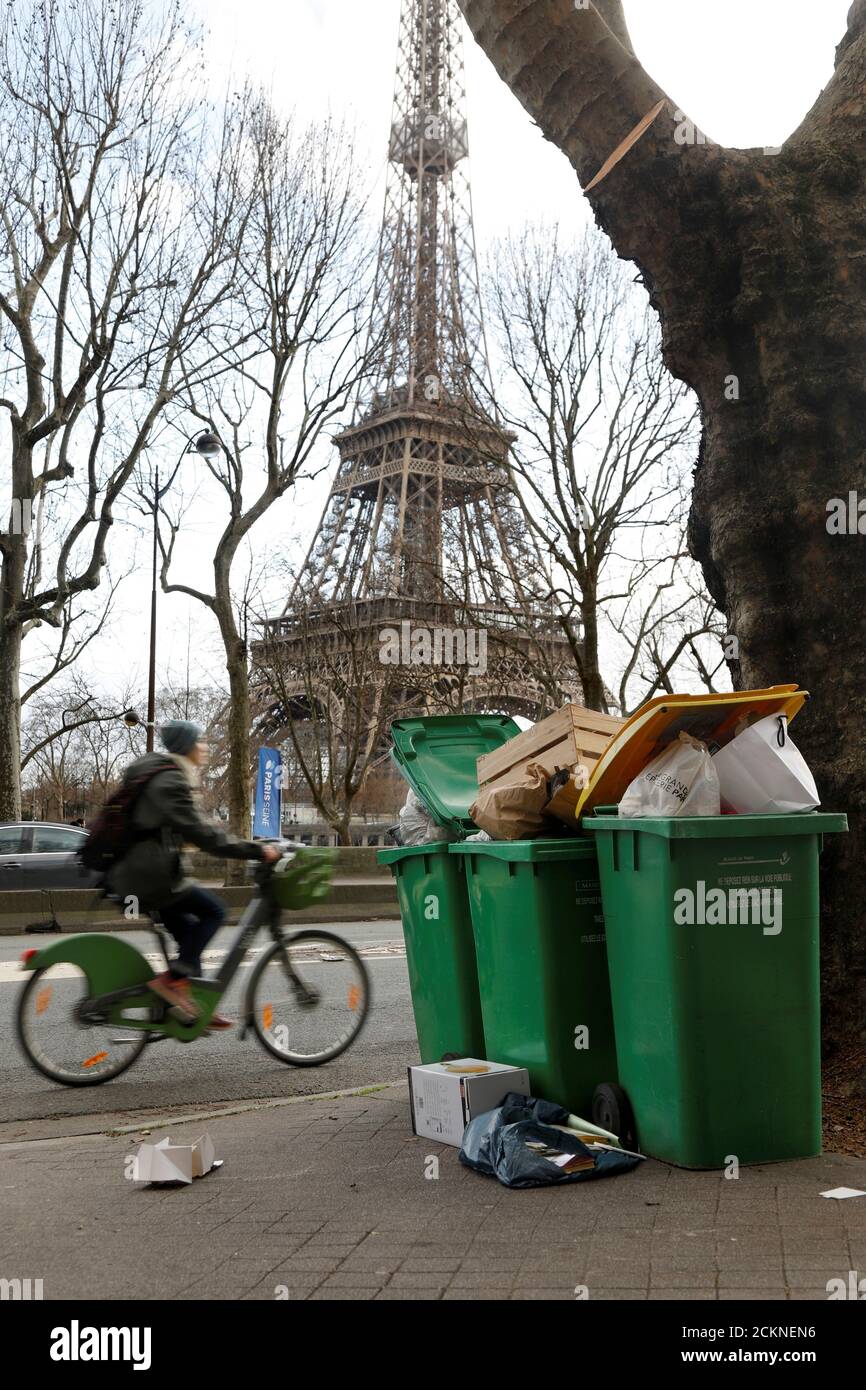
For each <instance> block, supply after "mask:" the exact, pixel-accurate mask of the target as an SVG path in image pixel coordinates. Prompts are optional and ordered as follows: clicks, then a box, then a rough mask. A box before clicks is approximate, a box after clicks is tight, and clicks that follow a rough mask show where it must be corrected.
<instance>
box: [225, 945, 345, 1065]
mask: <svg viewBox="0 0 866 1390" xmlns="http://www.w3.org/2000/svg"><path fill="white" fill-rule="evenodd" d="M369 1007H370V979H369V976H368V974H367V968H366V966H365V965H364V962H363V961H362V960H361V957H360V956H359V955H358V952H357V951H356V950H355V948H354V946H350V945H349V943H348V941H344V940H343V938H342V937H340V936H335V935H334V933H333V932H327V931H301V932H295V933H293V934H292V935H291V936H287V937H286V938H285V939H284V940H283V941H277V942H275V943H274V945H273V946H272V947H271V948H270V950H269V951H266V952H265V954H264V955H263V956H262V957H261V959H260V960H259V962H258V964H257V965H256V967H255V969H254V972H253V977H252V979H251V980H250V991H249V1009H250V1012H251V1015H252V1024H253V1027H254V1029H255V1032H256V1036H257V1037H258V1039H259V1042H260V1043H261V1044H262V1046H263V1047H265V1048H266V1049H267V1051H268V1052H270V1054H271V1056H273V1057H276V1058H277V1059H278V1060H279V1061H280V1062H286V1063H288V1064H289V1065H290V1066H295V1067H318V1066H321V1065H322V1063H323V1062H330V1061H331V1060H332V1058H334V1057H339V1055H340V1053H341V1052H345V1050H346V1048H347V1047H349V1046H350V1044H351V1043H353V1042H354V1041H355V1039H356V1038H357V1036H358V1034H359V1033H360V1031H361V1029H362V1028H363V1026H364V1021H365V1019H366V1017H367V1012H368V1010H369Z"/></svg>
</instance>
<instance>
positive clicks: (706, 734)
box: [574, 685, 809, 820]
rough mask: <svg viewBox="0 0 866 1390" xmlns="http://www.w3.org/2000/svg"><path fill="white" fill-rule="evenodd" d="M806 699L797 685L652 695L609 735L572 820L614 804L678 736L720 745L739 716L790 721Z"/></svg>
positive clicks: (805, 692) (731, 731)
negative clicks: (784, 717)
mask: <svg viewBox="0 0 866 1390" xmlns="http://www.w3.org/2000/svg"><path fill="white" fill-rule="evenodd" d="M808 698H809V692H808V691H807V690H798V688H797V686H796V685H774V686H771V687H770V689H769V690H736V691H732V692H731V694H722V695H657V696H655V698H654V699H652V700H648V701H647V703H646V704H645V705H643V706H642V707H641V708H640V709H639V710H637V711H636V713H634V714H633V715H632V716H631V718H630V719H628V720H627V721H626V722H625V724H623V726H622V728H621V729H620V730H619V732H618V733H616V734H614V736H613V738H612V739H611V741H610V743H609V744H608V745H607V747H606V748H605V750H604V752H603V753H602V755H601V757H600V758H599V760H598V762H597V763H596V764H595V767H594V768H593V771H592V776H591V777H590V779H589V783H588V785H587V787H586V788H585V790H584V792H583V795H582V797H581V799H580V801H579V802H578V803H577V807H576V809H575V813H574V818H575V820H579V818H580V817H581V816H585V815H588V814H589V812H591V811H592V809H593V807H595V806H613V805H616V804H618V803H619V801H620V800H621V799H622V797H623V796H624V794H625V792H626V789H627V787H628V786H629V783H630V782H632V781H633V780H634V778H635V777H637V775H638V773H639V772H641V771H642V769H643V768H645V767H646V765H647V763H649V762H651V761H652V759H653V758H654V757H655V756H656V754H657V753H661V751H662V749H663V748H666V747H667V745H668V744H669V743H670V742H671V741H672V740H673V739H675V738H677V737H678V736H679V735H680V733H687V734H691V736H692V738H698V739H700V740H701V741H702V742H703V743H717V744H719V746H720V747H724V745H725V744H726V743H730V741H731V739H732V738H733V737H734V732H735V730H736V727H737V725H738V723H739V722H740V720H741V719H742V718H743V716H744V715H746V716H748V715H754V717H755V718H756V719H763V717H764V716H765V715H768V714H785V715H787V717H788V720H789V721H790V720H792V719H793V718H794V716H795V715H796V714H798V713H799V711H800V710H801V709H802V707H803V705H804V704H805V702H806V700H808Z"/></svg>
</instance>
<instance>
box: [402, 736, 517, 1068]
mask: <svg viewBox="0 0 866 1390" xmlns="http://www.w3.org/2000/svg"><path fill="white" fill-rule="evenodd" d="M519 732H520V728H519V725H517V724H516V723H515V722H514V720H513V719H508V718H506V717H504V716H502V715H492V714H465V715H464V714H461V715H442V716H439V717H432V716H431V717H430V718H417V719H398V720H395V721H394V723H393V724H392V726H391V736H392V738H393V743H394V746H393V750H392V756H393V758H394V761H395V762H396V764H397V766H398V767H399V768H400V770H401V772H402V773H403V776H404V777H405V778H406V781H407V782H408V783H409V785H410V786H411V787H412V789H413V790H414V791H415V792H416V793H417V795H418V796H419V797H420V799H421V800H422V801H423V802H424V804H425V806H426V807H427V809H428V810H429V811H430V814H431V815H432V816H433V817H434V819H435V820H436V821H438V822H439V823H440V824H441V825H444V826H446V827H447V829H448V832H449V834H451V835H452V836H460V837H463V836H465V835H470V834H472V833H473V831H475V830H476V829H477V827H476V826H475V825H473V823H472V821H471V820H470V819H469V807H470V806H471V804H472V802H473V801H474V800H475V797H476V795H477V793H478V782H477V773H476V763H477V761H478V758H479V757H480V756H481V755H482V754H483V753H489V752H491V751H492V750H493V749H494V748H499V747H500V746H501V745H502V744H503V743H506V742H507V741H508V739H510V738H514V736H515V735H516V734H518V733H519ZM377 859H378V862H379V863H380V864H387V865H389V867H390V869H391V872H392V873H393V875H394V878H395V879H396V884H397V897H398V899H399V903H400V917H401V921H402V924H403V935H404V938H405V941H406V961H407V965H408V968H409V985H410V989H411V992H412V1010H413V1013H414V1015H415V1029H416V1032H417V1034H418V1048H419V1051H420V1053H421V1060H422V1062H439V1061H441V1059H442V1057H443V1056H445V1055H446V1054H448V1053H451V1054H452V1055H453V1056H456V1057H479V1058H484V1057H486V1056H487V1052H486V1050H485V1042H484V1029H483V1025H482V1021H481V1004H480V1001H479V997H478V972H477V969H476V964H475V939H474V937H473V934H472V918H471V916H470V912H469V901H468V898H467V896H466V875H465V872H464V867H463V864H462V862H461V861H460V860H459V859H456V858H452V857H450V856H449V854H448V844H447V842H445V841H443V842H442V843H436V844H430V845H411V846H404V847H396V848H394V849H383V850H380V851H379V854H378V855H377Z"/></svg>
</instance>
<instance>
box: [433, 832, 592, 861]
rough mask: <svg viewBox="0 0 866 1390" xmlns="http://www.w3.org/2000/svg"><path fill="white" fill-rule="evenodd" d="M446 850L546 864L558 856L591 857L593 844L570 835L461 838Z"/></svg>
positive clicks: (565, 858)
mask: <svg viewBox="0 0 866 1390" xmlns="http://www.w3.org/2000/svg"><path fill="white" fill-rule="evenodd" d="M448 853H449V854H480V855H482V856H483V857H484V858H486V859H505V860H507V861H508V862H509V863H511V864H549V863H552V862H559V861H561V860H568V861H570V860H573V859H591V860H592V861H593V863H595V859H596V847H595V844H594V842H593V841H592V840H578V839H576V838H574V837H573V836H572V837H570V838H569V839H560V840H462V841H461V842H460V843H459V844H453V845H449V846H448Z"/></svg>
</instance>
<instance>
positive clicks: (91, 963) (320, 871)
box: [16, 844, 370, 1086]
mask: <svg viewBox="0 0 866 1390" xmlns="http://www.w3.org/2000/svg"><path fill="white" fill-rule="evenodd" d="M281 848H282V849H283V850H284V851H285V852H284V854H283V856H282V857H281V858H280V859H279V860H276V861H274V863H272V864H262V865H261V866H259V868H258V869H257V870H256V874H255V882H256V889H257V891H256V892H255V893H254V895H253V897H252V899H251V901H250V903H249V904H248V906H247V907H246V909H245V911H244V913H243V915H242V917H241V919H240V921H239V922H238V925H237V931H236V934H235V936H234V938H233V940H232V943H231V946H230V948H229V950H228V952H227V954H226V957H225V960H224V961H223V962H222V965H221V967H220V970H219V972H218V973H217V975H216V976H215V977H213V978H194V979H191V980H190V987H191V991H192V998H193V999H194V1001H195V1003H196V1005H197V1006H198V1009H199V1013H198V1015H197V1017H195V1018H192V1019H190V1017H189V1015H188V1014H185V1013H183V1012H182V1011H180V1010H178V1009H177V1008H176V1007H174V1006H172V1005H171V1004H168V1003H166V1002H164V1001H163V1000H161V999H160V998H159V997H158V996H157V995H155V994H154V993H153V991H152V990H149V989H147V988H146V986H147V982H148V980H151V979H153V977H154V975H155V973H156V972H155V971H154V970H153V969H152V968H151V966H150V964H149V962H148V961H147V960H146V958H145V957H144V956H143V955H142V954H141V952H140V951H138V950H137V949H136V948H135V947H134V946H132V945H131V944H130V943H129V942H128V941H124V940H123V938H122V937H118V936H113V935H109V934H107V933H104V932H90V933H84V934H82V935H80V936H72V937H70V938H69V939H68V940H66V941H56V942H54V943H52V945H50V946H47V947H46V948H44V949H43V950H37V949H31V950H28V951H25V952H24V953H23V955H22V958H21V959H22V968H23V969H25V970H28V971H31V972H32V973H31V976H30V979H29V980H28V981H27V983H26V984H25V986H24V989H23V990H22V992H21V995H20V998H19V1001H18V1011H17V1016H16V1030H17V1035H18V1041H19V1044H20V1046H21V1047H22V1048H23V1050H24V1053H25V1055H26V1057H27V1058H28V1060H29V1061H30V1063H31V1064H32V1065H33V1066H34V1067H35V1068H36V1069H37V1070H38V1071H40V1072H41V1073H42V1074H43V1076H47V1077H48V1078H49V1080H51V1081H56V1082H58V1083H60V1084H62V1085H65V1086H97V1085H100V1084H101V1083H103V1082H105V1081H111V1080H113V1079H114V1077H116V1076H119V1075H120V1074H121V1072H124V1071H126V1070H127V1069H128V1068H129V1067H131V1066H132V1064H133V1062H135V1061H136V1060H137V1059H138V1058H139V1057H140V1056H141V1053H142V1052H143V1051H144V1048H145V1047H146V1046H147V1045H148V1044H149V1043H154V1042H162V1041H165V1040H166V1039H168V1038H173V1039H174V1040H175V1042H180V1043H191V1042H196V1041H197V1040H198V1039H199V1038H200V1037H202V1035H203V1034H205V1033H206V1032H207V1028H208V1022H209V1019H210V1017H211V1015H212V1014H213V1013H214V1012H215V1010H216V1008H217V1006H218V1004H219V1001H220V999H221V998H222V996H223V994H225V992H226V990H227V989H228V987H229V985H230V984H231V981H232V980H233V979H234V976H235V974H236V973H237V971H238V970H239V969H241V968H244V967H246V966H247V965H248V964H249V963H248V962H247V960H246V957H247V953H248V951H249V950H250V947H251V945H252V942H253V940H254V939H255V937H256V936H257V934H258V932H259V931H260V930H261V929H262V928H263V927H266V928H267V929H268V931H269V932H270V935H271V937H272V944H271V946H270V948H266V949H265V950H264V951H263V952H262V954H261V955H260V956H259V958H258V959H257V960H255V961H254V962H252V963H251V969H252V973H251V975H250V979H249V983H248V985H247V988H246V993H245V996H244V1004H243V1012H242V1019H241V1027H240V1030H239V1033H240V1038H241V1039H242V1040H243V1039H244V1038H245V1037H246V1036H247V1034H248V1032H249V1031H250V1029H252V1031H253V1032H254V1034H255V1036H256V1037H257V1038H258V1040H259V1042H260V1043H261V1044H262V1046H263V1047H264V1048H265V1050H266V1051H267V1052H269V1053H270V1054H271V1056H273V1057H276V1058H277V1060H278V1061H280V1062H285V1063H286V1064H288V1065H290V1066H296V1067H316V1066H321V1065H322V1064H323V1063H325V1062H329V1061H332V1060H333V1058H335V1057H339V1056H340V1054H341V1053H342V1052H345V1050H346V1048H348V1047H349V1046H350V1045H351V1044H352V1043H353V1042H354V1041H355V1039H356V1038H357V1037H358V1034H359V1033H360V1031H361V1029H362V1027H363V1026H364V1022H365V1020H366V1017H367V1013H368V1010H369V1006H370V981H369V976H368V973H367V969H366V966H365V965H364V962H363V961H362V960H361V958H360V956H359V955H358V952H357V951H356V950H355V948H354V947H353V946H351V945H350V944H349V943H348V942H347V941H345V940H344V939H343V938H342V937H340V936H337V935H336V934H335V933H334V932H330V931H318V930H315V929H312V928H310V929H305V930H301V931H295V932H291V933H287V932H285V931H283V928H282V925H281V919H282V914H283V911H284V909H297V908H301V907H306V906H308V905H309V904H310V903H313V902H316V901H320V900H321V899H322V898H324V897H326V896H327V894H328V892H329V889H330V881H331V876H332V873H333V865H334V859H335V856H334V854H333V852H332V851H329V850H312V849H308V848H307V847H306V846H303V845H287V844H284V845H282V846H281ZM151 926H152V929H153V931H154V932H155V934H156V936H157V939H158V940H159V943H160V949H161V951H162V954H163V956H164V957H165V960H166V963H167V962H168V949H169V937H168V934H167V932H166V931H165V928H164V927H162V926H161V924H160V923H159V921H158V918H157V915H156V914H152V915H151ZM337 967H339V969H338V968H337Z"/></svg>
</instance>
